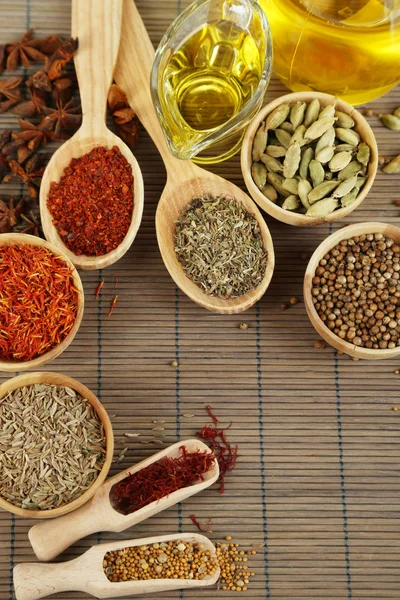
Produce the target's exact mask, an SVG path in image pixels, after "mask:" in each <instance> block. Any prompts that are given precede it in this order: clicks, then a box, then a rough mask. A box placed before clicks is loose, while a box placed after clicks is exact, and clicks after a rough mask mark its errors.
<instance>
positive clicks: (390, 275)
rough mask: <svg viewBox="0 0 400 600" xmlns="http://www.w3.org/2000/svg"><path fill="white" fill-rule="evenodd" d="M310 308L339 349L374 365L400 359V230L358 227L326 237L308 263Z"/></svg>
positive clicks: (316, 322) (306, 294)
mask: <svg viewBox="0 0 400 600" xmlns="http://www.w3.org/2000/svg"><path fill="white" fill-rule="evenodd" d="M304 303H305V306H306V309H307V313H308V316H309V318H310V321H311V323H312V324H313V326H314V328H315V329H316V331H317V332H318V333H319V335H320V336H321V337H322V338H323V339H324V340H325V341H326V342H328V344H330V345H331V346H334V347H335V348H336V349H337V350H339V351H341V352H344V353H346V354H349V355H350V356H353V357H356V358H364V359H373V360H377V359H383V358H393V357H395V356H398V355H400V228H399V227H395V226H394V225H388V224H386V223H373V222H371V223H357V224H355V225H349V226H348V227H344V228H343V229H339V230H338V231H336V232H335V233H333V234H332V235H330V236H329V237H328V238H326V240H324V241H323V242H322V244H320V245H319V246H318V248H317V249H316V250H315V252H314V254H313V255H312V257H311V259H310V262H309V264H308V267H307V270H306V274H305V278H304Z"/></svg>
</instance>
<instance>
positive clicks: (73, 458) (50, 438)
mask: <svg viewBox="0 0 400 600" xmlns="http://www.w3.org/2000/svg"><path fill="white" fill-rule="evenodd" d="M113 452H114V435H113V430H112V426H111V422H110V419H109V416H108V414H107V412H106V411H105V409H104V407H103V405H102V404H101V403H100V402H99V400H98V399H97V398H96V396H95V395H94V394H93V393H92V392H91V391H90V390H89V389H88V388H87V387H86V386H84V385H83V384H81V383H80V382H79V381H77V380H76V379H72V378H71V377H67V376H65V375H60V374H57V373H27V374H24V375H19V376H18V377H14V378H13V379H9V380H8V381H6V382H5V383H3V384H2V385H1V386H0V466H1V473H2V477H1V478H0V507H1V508H4V509H5V510H8V511H10V512H12V513H14V514H16V515H19V516H21V517H26V518H30V519H46V518H53V517H59V516H61V515H64V514H66V513H69V512H71V511H73V510H75V509H77V508H79V507H80V506H82V504H84V503H85V502H87V501H88V500H89V499H90V498H91V497H92V496H93V494H94V493H95V492H96V491H97V489H98V488H99V487H100V486H101V484H102V483H103V482H104V480H105V478H106V477H107V474H108V471H109V469H110V466H111V461H112V456H113Z"/></svg>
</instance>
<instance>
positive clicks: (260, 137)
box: [252, 121, 268, 162]
mask: <svg viewBox="0 0 400 600" xmlns="http://www.w3.org/2000/svg"><path fill="white" fill-rule="evenodd" d="M267 143H268V129H267V127H266V124H265V121H263V122H262V123H261V125H260V127H259V128H258V129H257V133H256V135H255V136H254V140H253V150H252V158H253V162H258V161H259V160H261V156H262V154H264V152H265V148H266V146H267Z"/></svg>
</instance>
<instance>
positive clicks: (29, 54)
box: [6, 29, 46, 71]
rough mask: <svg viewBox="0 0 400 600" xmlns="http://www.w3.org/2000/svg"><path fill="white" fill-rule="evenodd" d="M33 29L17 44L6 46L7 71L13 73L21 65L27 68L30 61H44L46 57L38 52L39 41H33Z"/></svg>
mask: <svg viewBox="0 0 400 600" xmlns="http://www.w3.org/2000/svg"><path fill="white" fill-rule="evenodd" d="M32 38H33V29H30V30H29V31H27V32H26V33H24V35H23V36H22V37H21V39H20V41H19V42H14V43H12V44H6V53H7V71H13V70H14V69H16V68H17V67H18V65H19V64H20V63H22V64H23V65H24V66H25V67H29V66H30V64H31V60H32V61H44V60H45V58H46V55H45V54H43V52H40V50H38V48H39V46H40V43H41V40H33V39H32Z"/></svg>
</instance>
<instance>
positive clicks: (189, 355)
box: [0, 0, 400, 600]
mask: <svg viewBox="0 0 400 600" xmlns="http://www.w3.org/2000/svg"><path fill="white" fill-rule="evenodd" d="M186 4H187V2H186V3H185V2H182V3H181V2H179V0H138V1H137V5H138V8H139V10H140V12H141V14H142V16H143V19H144V21H145V23H146V25H147V28H148V31H149V34H150V36H151V38H152V40H153V42H154V44H155V45H156V44H157V43H158V41H159V40H160V37H161V35H162V34H163V32H164V31H165V29H166V27H167V26H168V24H169V23H170V22H171V21H172V19H173V18H174V17H175V16H176V15H177V14H178V12H179V11H180V10H181V9H182V8H183V7H184V6H185V5H186ZM29 27H35V29H36V32H37V34H38V35H45V34H49V33H54V32H57V33H60V34H63V35H68V34H69V31H70V2H69V0H52V1H51V2H50V1H49V0H30V1H29V0H13V2H9V0H0V41H10V40H12V39H17V38H18V36H19V35H20V34H21V33H23V31H25V30H26V29H28V28H29ZM285 91H286V90H285V89H284V87H283V86H282V85H281V84H280V83H279V82H278V81H277V80H273V81H272V82H271V85H270V87H269V90H268V94H267V97H266V100H267V101H268V100H271V99H273V98H274V97H277V96H279V95H281V94H282V93H285ZM399 105H400V88H398V89H397V90H394V91H393V92H392V93H390V94H389V95H387V96H386V97H385V98H383V99H380V100H378V101H376V102H374V103H372V104H371V107H372V108H373V109H374V112H375V113H376V114H377V113H379V112H387V111H390V110H392V109H393V108H395V107H396V106H399ZM14 121H15V120H14V117H10V116H9V115H7V116H6V115H0V129H4V128H5V127H6V126H7V125H9V126H12V125H13V123H14ZM370 122H371V124H372V126H373V128H374V131H375V133H376V136H377V139H378V144H379V149H380V154H382V155H395V154H397V153H398V152H399V151H400V138H399V134H396V133H394V132H390V131H388V130H386V129H384V128H383V127H382V126H381V125H380V122H379V119H378V118H377V117H376V116H374V117H372V118H371V119H370ZM135 154H136V156H137V158H138V160H139V163H140V165H141V168H142V170H143V175H144V180H145V188H146V196H145V211H144V216H143V222H142V226H141V228H140V231H139V234H138V236H137V238H136V240H135V243H134V245H133V247H132V249H131V250H130V252H129V253H128V254H127V255H126V256H125V257H124V258H123V259H122V260H121V261H120V262H119V263H118V264H117V265H115V266H114V267H111V268H109V269H107V270H106V271H104V272H103V273H101V272H91V273H83V274H82V278H83V283H84V287H85V293H86V307H85V316H84V320H83V323H82V327H81V329H80V331H79V334H78V336H77V337H76V339H75V341H74V343H73V344H72V345H71V346H70V347H69V348H68V350H67V351H66V352H65V353H64V354H63V356H62V357H61V358H59V359H57V360H56V361H55V362H54V363H52V364H51V365H49V369H50V370H54V371H58V372H61V373H65V374H68V375H71V376H72V377H75V378H77V379H79V380H81V381H82V382H83V383H85V384H86V385H87V386H89V387H90V388H91V389H92V390H93V391H94V392H95V393H96V394H97V395H98V396H99V398H101V400H102V402H103V403H104V405H105V407H106V409H107V410H108V412H109V414H110V416H111V418H112V422H113V426H114V431H115V437H116V454H118V453H119V451H120V450H121V449H122V448H124V447H126V446H127V447H128V448H129V449H128V451H127V453H126V458H125V460H124V461H123V462H122V463H120V464H119V465H118V466H117V465H113V470H112V472H113V473H115V472H117V471H118V470H119V469H122V468H126V467H128V466H129V465H131V464H133V463H135V462H137V461H138V460H140V459H141V458H143V457H146V456H148V455H149V454H151V453H153V452H155V451H157V450H159V449H160V448H161V445H160V443H159V442H158V443H157V442H154V439H155V437H154V434H155V432H154V431H153V428H154V427H158V426H162V427H164V428H165V431H164V432H162V434H165V435H163V437H160V438H159V439H161V440H162V441H163V442H164V444H170V443H172V442H175V441H176V440H177V439H185V438H187V437H192V436H193V435H194V434H195V433H196V431H198V430H199V429H200V427H201V426H202V425H203V424H205V423H208V422H209V418H208V417H207V414H206V411H205V408H204V406H205V404H207V403H210V404H212V406H213V408H214V410H215V412H216V414H217V415H218V416H219V417H220V418H221V420H222V421H223V422H224V423H226V424H228V423H229V422H230V421H231V420H232V421H233V424H232V428H231V430H230V432H229V435H230V439H231V440H232V441H235V442H236V441H237V442H238V444H239V452H240V459H239V462H238V465H237V468H236V470H235V471H234V472H233V473H232V474H231V475H230V476H229V477H228V478H227V483H226V492H225V494H224V495H221V494H219V493H218V489H216V488H213V489H209V490H207V491H206V492H205V493H202V494H201V495H199V496H197V497H195V498H192V499H189V500H188V501H187V502H185V503H184V504H183V505H182V506H177V507H173V508H171V509H170V510H168V511H166V512H164V513H162V514H159V515H157V516H156V517H154V518H152V519H151V520H149V521H148V522H145V523H142V524H141V525H139V526H137V527H135V528H134V529H131V530H128V531H126V532H124V533H122V534H106V533H102V534H99V535H98V536H92V537H91V538H88V539H85V540H82V541H80V542H78V543H77V544H75V546H73V547H72V548H71V549H70V550H69V551H68V552H66V553H65V554H64V555H63V557H62V559H69V558H72V557H75V556H77V555H79V554H81V553H82V552H83V551H84V550H85V549H87V548H89V547H90V546H91V545H92V544H94V543H97V542H100V541H105V540H116V539H128V538H132V537H141V536H145V535H153V534H156V533H172V532H178V531H194V530H195V529H194V526H193V525H192V523H191V521H190V520H189V518H188V517H189V515H190V514H191V513H194V514H195V515H196V517H197V518H198V519H199V520H200V521H207V519H208V518H209V517H212V521H211V528H212V533H210V534H209V535H210V537H211V538H212V539H213V540H215V541H218V540H222V539H223V538H224V536H226V535H227V534H229V535H232V536H233V538H234V541H238V542H241V543H243V544H248V545H249V547H250V548H251V547H252V546H251V545H252V544H263V546H262V547H261V548H258V549H257V555H256V556H255V557H252V560H251V570H254V571H255V572H256V577H255V578H254V580H252V582H251V584H250V585H249V589H248V591H247V592H246V595H247V597H251V598H257V599H259V600H261V599H268V598H271V600H306V599H307V600H322V599H323V600H346V599H348V600H350V599H352V598H353V599H359V600H372V599H379V600H383V599H386V598H390V599H391V600H398V598H399V597H400V575H399V562H398V561H399V558H400V541H399V537H400V535H399V534H400V496H399V491H400V478H399V459H400V443H399V428H400V423H399V418H400V417H399V415H400V411H399V412H397V413H396V412H394V411H393V410H392V408H393V406H395V405H396V404H397V403H398V401H399V398H398V389H399V379H398V378H396V375H395V374H394V370H395V369H396V368H397V367H399V366H400V361H398V360H397V361H396V360H391V361H383V362H379V363H374V362H353V361H352V360H351V359H350V358H349V357H347V356H344V355H342V356H339V355H338V354H337V353H336V352H335V351H334V350H333V349H331V348H326V349H325V350H323V351H317V350H315V349H314V342H315V340H316V339H317V337H318V336H317V335H316V333H315V332H314V330H313V328H312V326H311V324H310V323H309V321H308V318H307V315H306V312H305V308H304V305H303V304H302V303H299V304H297V305H296V306H294V307H292V308H290V310H287V311H282V310H281V309H280V304H281V303H282V302H283V301H287V300H288V299H289V298H290V297H291V296H293V295H296V296H298V297H300V298H301V290H302V280H303V275H304V271H305V266H306V262H305V261H304V260H301V258H300V255H301V253H307V254H308V255H310V254H311V253H312V251H313V250H314V249H315V247H316V246H317V245H318V244H319V243H320V242H321V241H322V240H323V239H324V238H325V237H326V236H327V235H328V234H329V232H330V231H331V230H332V227H331V228H330V227H329V226H326V227H324V226H323V227H318V228H312V229H298V228H290V227H289V226H285V225H283V224H280V223H277V222H274V221H272V220H271V219H269V218H268V225H269V226H270V228H271V232H272V236H273V240H274V244H275V251H276V270H275V275H274V278H273V281H272V285H271V287H270V289H269V290H268V292H267V294H266V295H265V297H264V298H263V299H262V300H261V302H260V303H259V304H258V306H256V307H254V308H252V309H251V310H250V311H249V312H248V313H246V314H245V315H242V316H240V315H238V316H219V315H214V314H211V313H208V312H206V311H205V310H203V309H201V308H199V307H197V306H196V305H195V304H193V303H192V302H191V301H190V300H189V299H188V298H186V296H184V295H183V294H182V293H181V292H180V291H178V290H177V289H176V287H175V285H174V283H173V282H172V280H171V278H170V277H169V275H168V273H167V271H166V270H165V268H164V265H163V263H162V261H161V258H160V254H159V251H158V247H157V242H156V236H155V231H154V215H155V209H156V205H157V201H158V198H159V196H160V194H161V191H162V188H163V186H164V182H165V173H164V169H163V166H162V162H161V159H160V157H159V156H158V154H157V152H156V151H155V149H154V146H153V145H152V143H151V142H150V141H149V139H148V137H147V136H146V133H145V132H144V131H142V133H141V139H140V143H139V145H138V147H137V150H136V152H135ZM215 171H216V172H218V173H219V174H221V175H222V176H225V177H227V178H229V179H231V180H232V181H233V182H235V183H236V184H238V185H240V186H243V180H242V177H241V172H240V163H239V158H238V157H236V158H234V159H232V160H230V161H229V162H227V163H225V164H222V165H220V166H218V167H216V168H215ZM399 185H400V177H399V176H396V175H385V174H383V173H379V174H378V176H377V179H376V182H375V185H374V187H373V189H372V191H371V193H370V194H369V196H368V198H367V199H366V200H365V201H364V203H363V204H362V205H361V207H360V208H358V209H357V210H356V211H355V212H354V213H353V214H352V215H350V217H348V218H347V219H346V220H345V221H344V222H341V223H339V224H338V223H335V224H334V225H333V229H336V228H339V227H341V226H343V225H345V224H347V223H350V222H360V221H366V220H379V221H387V222H390V223H395V224H397V225H399V224H400V214H399V209H398V208H396V207H395V206H394V205H393V200H395V199H399V198H400V191H399ZM11 189H12V188H5V187H4V193H7V192H8V191H9V190H11ZM1 191H2V190H1ZM102 277H104V279H105V286H104V288H103V289H104V293H103V295H102V296H101V297H100V300H99V301H98V302H96V301H95V299H94V291H95V289H96V287H97V285H98V283H99V281H100V280H101V278H102ZM115 277H118V280H119V289H118V293H119V300H118V304H117V307H116V309H115V311H114V314H113V316H112V318H107V312H108V309H109V305H110V302H111V300H112V298H113V296H114V294H115V291H114V289H113V288H114V281H115ZM241 321H245V322H247V323H248V324H249V328H248V329H247V330H241V329H239V327H238V326H239V323H240V322H241ZM174 359H176V360H178V362H179V366H178V367H177V368H174V367H173V366H171V361H172V360H174ZM5 379H6V377H5V375H1V376H0V380H1V381H3V380H5ZM154 421H163V423H162V425H160V423H158V424H157V425H156V424H154ZM125 432H137V433H140V436H139V437H138V438H127V437H125V436H124V433H125ZM159 433H160V432H159ZM143 442H147V443H143ZM0 476H1V474H0ZM31 525H32V522H28V521H24V520H22V519H20V518H15V517H14V516H13V515H10V514H8V513H6V512H2V511H1V512H0V598H1V600H12V599H13V598H14V596H13V588H12V568H13V566H14V565H15V564H17V563H19V562H23V561H29V560H35V559H34V555H33V552H32V549H31V547H30V544H29V542H28V538H27V532H28V529H29V527H30V526H31ZM249 564H250V563H249ZM219 593H220V594H221V596H222V597H224V598H227V599H229V598H233V597H235V596H234V594H233V593H228V592H222V591H220V592H219ZM215 594H216V590H215V589H214V588H211V589H204V590H202V591H200V592H185V594H181V593H180V592H175V593H168V594H163V595H162V596H161V595H160V596H158V597H159V598H161V597H162V598H176V599H178V598H183V597H184V598H187V599H188V600H189V599H192V600H194V599H195V598H196V599H197V598H198V599H200V598H204V600H206V599H208V600H211V599H213V598H214V596H215ZM52 597H53V598H59V599H60V600H61V598H65V599H66V600H67V599H69V600H80V599H83V598H86V597H87V596H86V595H85V594H80V593H76V592H73V593H69V594H68V593H67V594H59V595H56V596H52ZM153 597H154V596H153Z"/></svg>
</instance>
